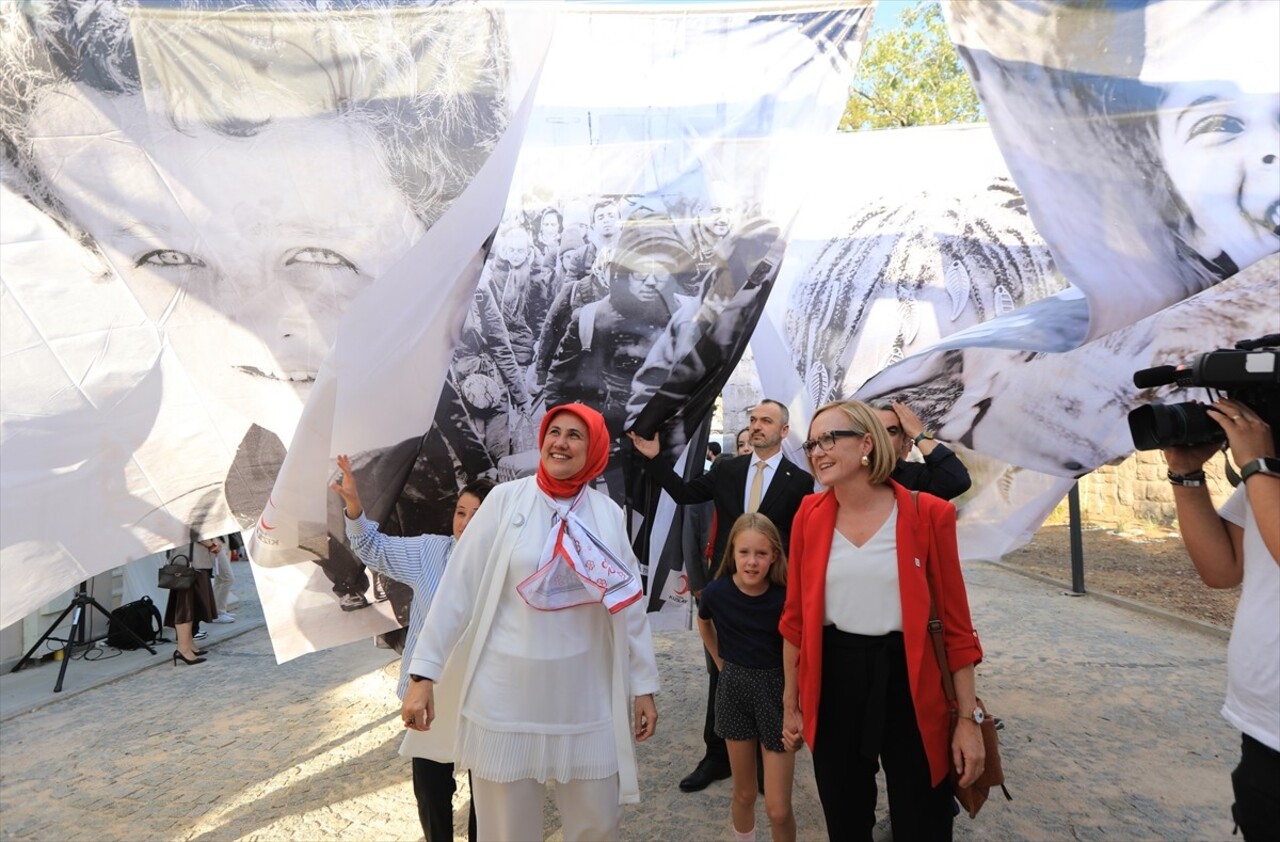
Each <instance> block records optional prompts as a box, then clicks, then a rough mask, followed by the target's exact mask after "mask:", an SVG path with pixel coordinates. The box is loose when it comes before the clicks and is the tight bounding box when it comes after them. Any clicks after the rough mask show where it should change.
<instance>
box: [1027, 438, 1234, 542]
mask: <svg viewBox="0 0 1280 842" xmlns="http://www.w3.org/2000/svg"><path fill="white" fill-rule="evenodd" d="M1167 474H1168V468H1167V467H1166V466H1165V463H1164V457H1163V456H1161V454H1160V452H1159V451H1156V450H1151V451H1138V452H1136V453H1134V454H1132V455H1130V456H1127V457H1125V458H1124V459H1123V460H1121V461H1120V462H1118V463H1116V464H1111V465H1103V466H1102V467H1100V468H1098V469H1097V470H1096V471H1094V472H1093V473H1091V474H1089V475H1087V476H1085V477H1082V478H1081V479H1080V511H1081V516H1082V520H1083V521H1084V522H1085V523H1088V524H1094V525H1107V526H1128V525H1132V524H1135V523H1148V524H1152V525H1160V526H1172V525H1174V524H1175V522H1176V518H1175V512H1174V506H1173V487H1172V486H1171V485H1170V484H1169V478H1168V476H1167ZM1205 474H1206V475H1207V476H1208V479H1209V491H1210V493H1211V494H1212V496H1213V499H1214V500H1215V501H1216V502H1218V503H1219V504H1220V503H1221V502H1222V501H1223V500H1225V499H1226V498H1227V497H1228V496H1229V495H1230V494H1231V485H1230V483H1228V482H1227V479H1226V475H1225V472H1224V469H1223V460H1222V458H1221V457H1215V458H1214V459H1211V460H1210V461H1209V462H1208V464H1206V465H1205ZM1066 519H1067V504H1066V502H1065V501H1064V502H1063V503H1062V504H1061V505H1059V506H1058V508H1057V509H1055V510H1054V512H1053V515H1051V516H1050V518H1049V521H1048V522H1050V523H1065V522H1066Z"/></svg>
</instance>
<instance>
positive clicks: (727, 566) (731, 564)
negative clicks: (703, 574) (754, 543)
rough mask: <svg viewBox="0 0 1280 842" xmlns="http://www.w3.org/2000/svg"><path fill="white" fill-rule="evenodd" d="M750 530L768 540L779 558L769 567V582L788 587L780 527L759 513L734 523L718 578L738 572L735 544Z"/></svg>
mask: <svg viewBox="0 0 1280 842" xmlns="http://www.w3.org/2000/svg"><path fill="white" fill-rule="evenodd" d="M748 529H750V530H754V531H755V532H759V533H760V534H761V535H763V536H764V537H765V538H767V539H768V541H769V544H770V546H772V547H773V553H774V555H775V556H777V557H776V558H775V559H774V560H773V564H771V565H769V581H770V582H773V583H774V584H775V585H780V586H782V587H786V584H787V552H786V550H784V549H783V548H782V535H781V534H780V533H779V532H778V527H776V526H774V525H773V521H771V520H769V518H767V517H765V516H764V515H762V514H760V513H759V512H747V513H746V514H745V515H742V516H741V517H739V518H738V519H737V520H735V521H734V522H733V528H732V529H730V530H729V539H728V540H727V541H725V542H724V558H723V559H721V560H720V567H719V569H718V570H716V578H719V577H721V576H732V575H733V574H734V573H737V572H738V563H737V562H736V561H734V559H733V544H734V542H735V541H737V540H738V536H739V535H740V534H742V533H743V532H746V531H747V530H748Z"/></svg>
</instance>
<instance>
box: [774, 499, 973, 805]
mask: <svg viewBox="0 0 1280 842" xmlns="http://www.w3.org/2000/svg"><path fill="white" fill-rule="evenodd" d="M891 484H892V486H893V490H894V493H895V496H896V498H897V504H898V524H897V531H896V532H895V534H894V539H895V542H896V545H897V550H898V594H899V598H900V599H901V601H902V638H903V640H902V642H903V645H904V646H905V648H906V656H907V678H908V681H909V683H910V685H911V699H912V701H913V702H914V706H915V713H916V724H917V725H919V727H920V737H921V740H922V742H923V743H924V750H925V754H926V755H927V756H928V758H929V771H930V773H931V775H932V780H933V785H934V786H937V785H938V784H939V783H941V781H942V779H943V778H944V777H946V774H947V765H948V763H949V762H950V761H949V758H950V741H951V717H950V715H949V714H948V711H947V700H946V696H945V695H944V694H943V691H942V671H941V670H940V669H939V668H938V660H937V656H936V655H935V654H934V651H933V644H932V641H931V640H930V638H929V629H928V625H929V602H930V589H929V579H932V580H933V581H934V583H935V585H934V590H935V592H936V593H937V599H938V603H939V604H938V617H939V619H941V620H942V626H943V639H944V641H945V642H946V649H947V660H948V662H949V665H950V667H951V671H952V672H955V671H956V670H958V669H960V668H961V667H965V666H968V665H969V664H976V663H978V662H979V661H981V660H982V645H981V644H980V643H979V642H978V633H977V632H976V631H974V630H973V621H972V619H971V618H970V615H969V597H968V594H967V593H966V592H965V587H964V578H963V576H962V575H961V573H960V554H959V551H958V550H957V548H956V508H955V506H953V505H951V504H950V503H948V502H946V501H945V500H941V499H939V498H937V497H934V496H932V495H929V494H921V495H919V509H918V510H917V508H916V505H915V503H914V502H913V501H912V499H911V492H910V491H908V490H907V489H906V488H903V487H902V486H901V485H898V484H897V483H896V482H895V483H891ZM838 510H839V504H838V503H837V502H836V497H835V493H834V492H832V491H830V490H828V491H824V492H823V493H821V494H814V495H812V496H811V497H809V498H808V499H807V500H805V502H804V505H803V506H801V507H800V511H799V513H798V514H797V515H796V523H797V524H798V529H797V530H796V536H795V540H794V541H792V543H791V555H790V557H789V558H788V559H787V601H786V604H785V605H784V606H783V609H782V619H781V621H780V622H779V623H778V631H780V632H781V633H782V637H783V639H784V640H786V641H787V642H789V643H791V644H792V645H794V646H796V647H797V648H798V649H799V650H800V659H799V662H798V664H797V666H796V684H797V689H798V690H799V692H800V712H801V713H802V714H803V720H804V736H805V742H807V743H808V744H809V747H810V749H813V748H814V744H815V742H816V740H817V737H818V717H819V716H847V715H848V714H847V712H845V711H838V710H837V711H824V710H822V709H820V708H819V705H818V703H819V701H820V700H821V698H822V626H823V620H824V619H825V612H826V599H827V562H828V561H829V560H830V557H831V541H832V537H833V536H834V535H835V528H836V513H837V511H838Z"/></svg>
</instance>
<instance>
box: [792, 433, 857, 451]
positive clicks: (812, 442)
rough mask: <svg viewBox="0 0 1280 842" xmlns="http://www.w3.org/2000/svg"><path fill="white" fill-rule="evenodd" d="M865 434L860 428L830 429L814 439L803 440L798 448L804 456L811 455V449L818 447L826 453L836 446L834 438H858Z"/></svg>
mask: <svg viewBox="0 0 1280 842" xmlns="http://www.w3.org/2000/svg"><path fill="white" fill-rule="evenodd" d="M865 435H866V433H864V432H862V431H861V430H831V431H830V432H827V433H823V434H822V435H820V436H818V437H817V438H816V439H809V440H808V441H806V442H803V443H802V444H801V445H800V449H801V450H803V451H804V452H805V455H806V456H812V455H813V451H815V450H817V449H819V448H821V449H822V452H823V453H826V452H827V451H829V450H830V449H831V448H833V447H835V446H836V439H860V438H862V437H863V436H865Z"/></svg>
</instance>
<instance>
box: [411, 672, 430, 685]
mask: <svg viewBox="0 0 1280 842" xmlns="http://www.w3.org/2000/svg"><path fill="white" fill-rule="evenodd" d="M409 680H410V681H412V682H413V683H414V684H417V683H418V682H419V681H430V680H431V679H429V678H427V677H426V676H425V675H414V674H413V673H409Z"/></svg>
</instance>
